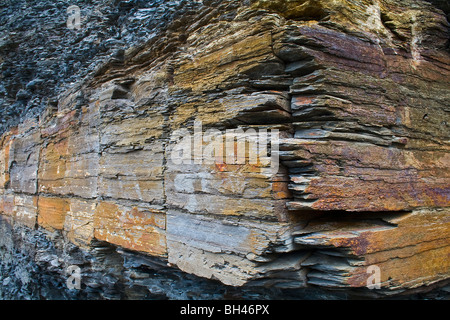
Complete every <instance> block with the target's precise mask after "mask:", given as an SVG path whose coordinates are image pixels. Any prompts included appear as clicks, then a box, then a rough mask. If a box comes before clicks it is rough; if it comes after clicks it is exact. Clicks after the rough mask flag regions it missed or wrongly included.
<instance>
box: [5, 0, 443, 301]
mask: <svg viewBox="0 0 450 320" xmlns="http://www.w3.org/2000/svg"><path fill="white" fill-rule="evenodd" d="M431 2H433V1H431ZM121 3H125V2H121ZM180 5H181V6H182V3H181V4H180ZM438 6H440V4H439V2H438V1H437V2H436V3H435V4H432V3H430V2H426V1H421V0H408V1H398V0H361V1H328V0H317V1H305V0H297V1H285V0H277V1H226V0H224V1H203V3H201V4H198V10H192V11H189V10H187V11H186V12H185V13H184V14H183V15H181V16H179V17H178V16H176V15H175V16H173V17H172V18H171V19H169V20H170V21H171V22H168V23H167V24H166V25H165V27H164V28H161V29H159V31H158V32H155V34H154V35H153V36H152V37H148V38H146V39H142V41H140V43H139V45H132V44H130V46H128V47H127V49H126V50H124V51H123V52H122V53H121V54H120V55H119V56H117V55H116V56H115V57H114V58H113V59H111V60H110V61H109V62H107V63H104V64H101V66H100V67H97V68H96V69H95V71H93V72H87V73H86V74H87V76H86V77H85V78H84V80H83V81H78V82H77V83H76V84H74V85H73V86H71V87H70V89H68V90H67V91H65V92H64V93H63V94H61V95H60V96H59V97H58V101H57V103H50V104H49V105H48V107H46V109H45V111H44V112H42V113H41V114H40V115H39V116H38V117H28V118H27V119H26V120H24V121H22V122H21V123H20V124H19V125H18V126H17V127H13V128H11V129H9V130H8V131H6V132H5V133H4V134H3V135H2V137H1V140H0V147H1V148H0V196H1V200H0V211H1V212H2V214H3V216H4V218H2V219H4V221H6V222H3V226H2V228H3V229H4V230H9V231H5V233H8V232H9V233H12V235H11V236H10V238H8V237H7V236H4V240H3V244H2V248H5V249H3V250H2V251H4V252H6V253H5V254H4V256H7V257H8V258H2V261H7V262H2V264H3V265H11V263H14V264H17V259H19V258H18V256H20V255H24V256H27V253H26V252H28V251H27V250H31V249H30V248H28V247H30V246H31V247H33V248H35V249H33V250H34V251H33V254H30V255H28V257H30V258H29V259H26V260H25V261H26V262H24V263H26V265H27V266H28V267H24V266H23V264H22V267H21V268H27V269H31V270H36V271H33V272H35V273H40V274H41V277H40V278H39V280H38V281H39V283H40V284H41V285H42V284H43V283H45V281H47V280H45V279H48V277H51V274H54V275H57V276H55V278H54V279H53V280H52V281H56V283H55V288H59V289H58V290H59V291H58V290H56V289H55V290H56V291H58V292H60V295H62V296H64V297H67V298H70V297H78V298H86V297H88V298H89V297H91V298H92V297H101V298H124V297H126V298H130V297H131V298H133V297H141V298H142V297H150V298H152V297H153V298H154V297H155V296H154V295H153V294H154V292H159V294H161V295H162V296H164V297H169V298H180V297H186V296H185V295H183V294H187V293H186V292H190V291H189V290H187V289H185V290H181V291H183V292H184V293H183V294H175V293H172V290H174V289H173V287H172V286H164V285H161V281H162V282H164V281H165V280H164V279H166V278H167V277H169V278H170V277H176V278H177V279H179V280H176V281H179V282H177V285H180V286H183V285H185V284H186V281H195V282H197V283H200V284H196V286H199V288H204V290H203V289H200V291H202V292H203V293H202V295H201V297H203V298H205V297H211V298H220V297H222V298H223V297H224V296H226V295H225V294H224V293H223V292H222V293H217V294H215V293H214V292H216V291H215V289H211V288H214V287H215V288H217V286H219V284H218V282H209V281H207V280H199V278H195V277H193V278H190V277H191V276H190V275H189V276H188V275H186V274H185V273H188V274H193V275H196V276H198V277H200V278H207V279H212V280H218V281H219V282H220V283H222V284H223V285H224V286H223V288H226V289H223V290H231V291H230V292H232V291H233V290H237V289H233V287H237V288H239V290H243V291H239V292H243V293H242V294H241V295H240V296H241V297H244V298H251V297H272V298H273V297H292V296H296V295H295V294H293V293H292V292H297V293H300V292H304V291H302V290H310V291H309V292H311V293H312V292H316V291H314V290H319V289H317V288H320V289H323V288H325V289H333V290H344V291H343V292H344V294H352V295H353V294H358V295H377V296H386V295H394V294H400V293H411V292H425V291H429V290H431V289H433V288H436V287H443V286H445V285H446V284H447V283H448V279H449V275H450V264H449V261H450V260H449V254H450V242H449V229H450V219H449V212H450V183H449V181H450V169H449V165H450V153H449V150H450V146H449V121H450V119H449V112H450V110H449V108H448V102H447V101H448V100H449V98H450V94H449V92H450V91H449V90H448V89H449V81H448V79H449V76H450V53H449V23H448V20H447V19H446V15H445V13H444V12H443V11H441V10H440V9H439V8H438ZM441 7H442V6H441ZM442 9H445V6H443V7H442ZM447 13H448V11H447ZM142 19H145V18H142ZM82 30H83V29H81V31H80V32H81V33H80V35H81V34H82ZM72 32H76V31H72ZM198 121H201V123H202V126H203V130H207V129H211V128H215V129H218V130H222V131H223V130H226V129H237V128H238V129H243V130H249V129H257V130H261V129H268V130H275V129H276V130H279V132H280V138H281V139H280V145H279V149H280V151H279V158H280V166H279V170H278V172H276V173H274V172H272V171H271V170H269V169H270V168H268V165H267V164H266V163H262V162H258V163H256V164H252V163H249V162H245V163H244V164H233V163H212V164H209V163H205V162H203V163H202V162H199V161H192V162H191V163H184V164H181V165H180V164H177V163H175V162H174V161H171V155H172V154H173V152H174V150H176V149H177V147H179V146H180V144H181V142H180V139H177V138H176V137H174V133H175V132H177V130H180V129H187V130H188V131H187V132H191V133H194V132H195V127H196V123H198ZM203 145H204V146H208V141H203ZM194 148H195V142H194ZM235 148H237V147H236V146H234V147H233V149H235ZM2 221H3V220H2ZM2 233H3V232H2ZM20 234H21V235H20ZM19 235H20V236H19ZM14 238H17V239H16V240H15V239H14ZM11 239H12V240H11ZM47 246H50V247H52V248H53V247H54V248H55V249H54V253H49V252H53V251H48V250H47V249H40V248H41V247H42V248H45V247H47ZM40 250H43V251H44V252H45V254H46V255H52V256H51V257H44V258H42V257H41V256H40V255H41V254H44V253H43V252H41V251H40ZM52 250H53V249H52ZM11 252H15V255H12V254H11ZM11 256H13V257H14V258H11ZM130 257H133V258H130ZM105 260H107V261H106V262H105ZM141 261H145V262H141ZM149 261H151V262H149ZM70 265H81V266H82V267H83V270H84V271H83V272H84V273H83V277H82V282H83V287H82V288H83V289H82V290H81V293H80V292H78V293H76V294H75V293H73V292H72V293H70V292H69V293H64V288H63V287H64V282H65V270H66V268H67V266H70ZM166 265H169V266H170V269H169V267H167V266H166ZM372 266H376V267H378V268H379V270H380V274H379V276H380V289H372V290H370V289H368V288H367V284H368V281H369V280H370V276H371V275H372V274H371V273H370V272H368V270H370V267H372ZM3 268H5V267H3ZM136 268H144V269H146V270H147V271H148V270H152V271H151V272H144V274H139V273H138V274H135V273H134V272H135V269H136ZM166 268H167V269H166ZM171 268H173V269H171ZM8 270H9V269H8ZM179 270H181V271H179ZM9 272H10V271H9ZM33 272H31V273H33ZM102 273H104V274H106V275H107V276H106V277H103V276H101V274H102ZM27 275H28V273H26V272H24V273H20V272H18V273H17V275H16V276H15V278H14V277H11V276H10V277H8V278H5V280H3V289H2V290H3V291H5V292H8V289H4V288H7V287H8V284H9V283H10V282H11V281H13V280H11V279H13V278H14V279H16V280H15V281H16V282H17V281H19V280H20V281H21V282H22V283H27V284H29V283H32V281H29V280H27V279H28V278H27ZM21 277H22V278H21ZM140 277H142V279H149V280H148V281H147V280H146V281H144V280H143V282H145V284H142V285H138V286H139V288H141V289H142V290H143V291H145V292H146V293H148V291H150V294H149V295H146V294H143V293H141V294H138V293H136V292H138V291H139V290H138V291H135V290H134V289H133V290H132V288H133V287H134V286H135V285H136V281H138V280H139V279H140ZM7 279H10V280H7ZM17 279H19V280H17ZM127 279H133V281H131V280H127ZM189 279H191V280H189ZM27 281H28V282H27ZM152 281H153V282H152ZM5 282H6V283H5ZM138 282H139V281H138ZM155 282H157V283H158V284H154V283H155ZM212 283H214V285H213V284H212ZM202 284H204V285H202ZM30 286H31V285H30ZM33 286H35V287H33ZM33 286H31V287H30V289H29V290H28V289H27V290H28V291H26V293H21V294H22V296H21V295H20V293H15V294H16V296H18V297H24V296H27V295H28V296H31V297H33V298H36V297H37V296H39V295H41V296H42V297H45V298H51V297H52V294H51V293H49V292H47V291H46V292H44V293H42V292H41V293H37V292H38V291H39V289H38V288H39V285H36V283H34V284H33ZM211 286H212V287H211ZM44 287H45V288H47V286H44ZM14 288H16V287H14ZM151 288H153V290H154V291H152V290H151ZM242 288H243V289H242ZM46 290H47V289H46ZM283 290H288V291H283ZM289 290H291V291H289ZM292 290H293V291H292ZM11 292H12V291H10V293H8V294H10V295H14V293H11ZM30 292H32V294H30ZM90 292H95V294H94V293H92V295H91V294H90ZM287 292H289V293H287ZM340 292H342V291H340ZM8 294H5V293H3V295H4V296H8ZM284 294H285V295H284ZM288 294H289V295H288ZM321 294H322V293H320V294H318V296H320V297H324V296H323V295H321ZM55 295H56V293H55ZM296 297H299V294H297V296H296Z"/></svg>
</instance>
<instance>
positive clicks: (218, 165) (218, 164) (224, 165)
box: [216, 163, 227, 172]
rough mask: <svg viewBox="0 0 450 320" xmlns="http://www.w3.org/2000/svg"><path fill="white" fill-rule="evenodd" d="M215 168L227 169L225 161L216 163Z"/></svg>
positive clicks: (221, 170)
mask: <svg viewBox="0 0 450 320" xmlns="http://www.w3.org/2000/svg"><path fill="white" fill-rule="evenodd" d="M216 169H217V170H218V171H220V172H225V171H227V165H226V164H225V163H216Z"/></svg>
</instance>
